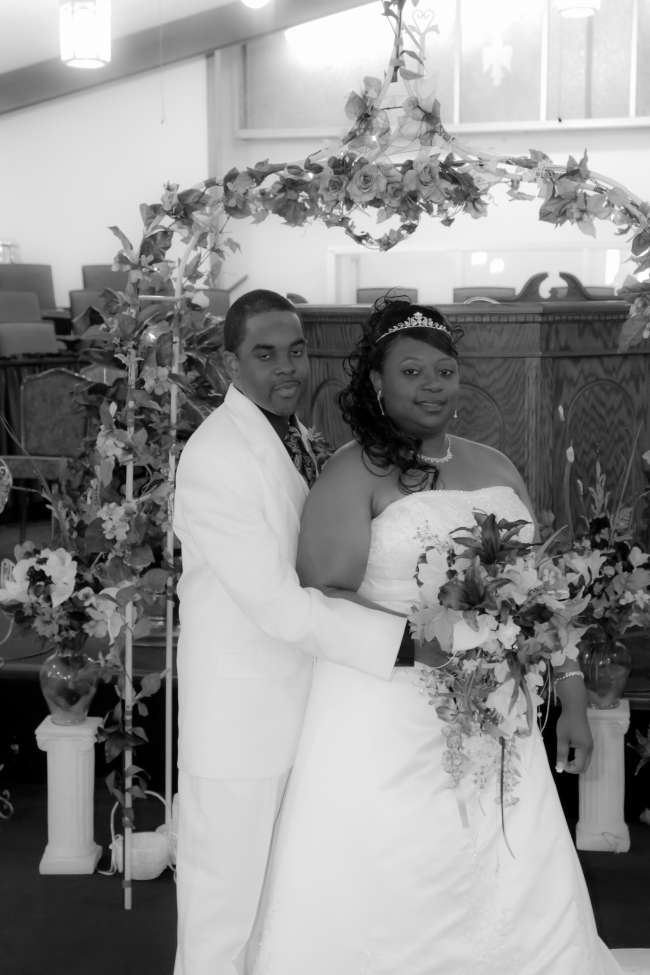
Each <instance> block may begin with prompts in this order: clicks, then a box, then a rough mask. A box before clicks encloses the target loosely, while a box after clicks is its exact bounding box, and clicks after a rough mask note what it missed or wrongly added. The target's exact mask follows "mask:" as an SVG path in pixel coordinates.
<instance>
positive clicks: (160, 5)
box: [0, 0, 308, 75]
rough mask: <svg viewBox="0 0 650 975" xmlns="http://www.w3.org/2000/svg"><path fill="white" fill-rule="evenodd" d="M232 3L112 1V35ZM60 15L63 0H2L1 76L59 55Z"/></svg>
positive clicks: (214, 0)
mask: <svg viewBox="0 0 650 975" xmlns="http://www.w3.org/2000/svg"><path fill="white" fill-rule="evenodd" d="M232 2H233V0H112V3H111V11H112V25H113V30H112V36H113V37H124V36H125V35H127V34H133V33H135V32H137V31H140V30H145V29H146V28H149V27H158V26H160V25H161V24H166V23H168V22H169V21H171V20H179V19H180V18H181V17H188V16H191V15H192V14H196V13H200V12H201V11H203V10H210V9H212V8H214V7H223V6H225V5H226V4H228V3H232ZM304 2H308V0H304ZM58 15H59V0H0V75H1V74H4V72H6V71H13V70H14V69H15V68H22V67H25V66H26V65H28V64H35V63H37V62H39V61H47V60H49V59H50V58H56V57H58V56H59V36H58ZM163 36H164V35H163Z"/></svg>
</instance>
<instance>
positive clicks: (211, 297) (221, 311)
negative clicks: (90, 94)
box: [205, 288, 230, 318]
mask: <svg viewBox="0 0 650 975" xmlns="http://www.w3.org/2000/svg"><path fill="white" fill-rule="evenodd" d="M205 294H206V295H207V296H208V311H209V312H210V314H211V315H218V316H219V317H220V318H225V315H226V312H227V311H228V309H229V308H230V290H229V289H226V288H205Z"/></svg>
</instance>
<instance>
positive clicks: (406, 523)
mask: <svg viewBox="0 0 650 975" xmlns="http://www.w3.org/2000/svg"><path fill="white" fill-rule="evenodd" d="M474 511H483V512H485V513H486V514H495V515H497V517H498V518H506V519H508V520H509V521H515V520H517V519H519V518H526V519H528V520H530V517H531V515H530V512H529V511H528V508H527V507H526V506H525V504H524V503H523V501H522V500H521V499H520V498H519V496H518V495H517V494H516V493H515V492H514V491H513V489H512V488H511V487H506V486H505V485H503V486H501V485H499V486H495V487H487V488H479V489H478V490H475V491H447V490H442V491H424V492H419V493H417V494H409V495H406V496H405V497H403V498H400V499H399V500H398V501H393V502H392V504H389V505H388V507H387V508H385V509H384V511H382V512H381V514H380V515H378V516H377V517H376V518H375V519H374V520H373V522H372V529H371V538H370V550H369V553H368V563H367V566H366V572H365V575H364V578H363V582H362V583H361V586H360V587H359V594H360V595H362V596H364V597H365V598H366V599H370V600H371V601H372V602H375V603H378V604H379V605H382V606H386V607H387V608H389V609H392V610H395V611H397V612H401V613H408V611H409V609H410V607H411V606H412V605H413V603H414V602H415V601H416V598H417V585H416V582H415V566H416V563H417V559H418V556H419V555H420V553H421V552H422V551H423V549H424V548H425V547H428V546H433V547H438V548H439V550H440V585H442V584H443V583H444V582H445V572H446V570H447V561H446V556H447V551H448V548H449V545H450V537H449V533H450V532H452V531H454V529H456V528H461V527H465V526H471V525H473V524H474V516H473V512H474ZM521 535H522V537H523V538H526V539H532V538H533V535H534V527H533V525H532V522H531V524H530V525H526V526H525V527H524V528H523V529H522V531H521Z"/></svg>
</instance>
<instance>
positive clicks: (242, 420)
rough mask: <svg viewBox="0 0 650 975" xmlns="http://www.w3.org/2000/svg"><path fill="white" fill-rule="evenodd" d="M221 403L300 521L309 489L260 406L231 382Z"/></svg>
mask: <svg viewBox="0 0 650 975" xmlns="http://www.w3.org/2000/svg"><path fill="white" fill-rule="evenodd" d="M223 405H224V406H225V407H226V409H227V410H228V412H229V414H230V416H231V417H232V420H233V422H234V423H235V425H236V426H237V428H238V430H239V432H240V433H241V436H242V439H243V440H245V441H246V443H248V445H249V446H250V448H251V450H252V451H253V453H254V454H255V456H256V457H257V458H258V459H259V462H260V466H261V467H262V468H263V470H264V472H265V474H266V475H268V477H269V479H273V480H275V482H276V484H277V485H278V489H279V490H281V491H282V492H283V493H284V494H285V495H286V496H287V497H288V499H289V500H290V502H291V506H292V508H293V510H294V512H295V515H296V519H297V521H298V524H299V523H300V516H301V514H302V509H303V505H304V503H305V498H306V497H307V494H308V493H309V488H308V487H307V484H306V483H305V479H304V478H303V477H302V475H301V474H299V473H298V471H297V470H296V468H295V467H294V465H293V463H292V461H291V458H290V457H289V454H288V452H287V449H286V447H285V446H284V444H283V443H282V441H281V440H280V437H279V436H278V435H277V433H276V432H275V430H274V429H273V427H272V426H271V424H270V423H269V421H268V420H267V419H266V417H265V416H264V414H263V413H262V411H261V410H260V409H259V407H258V406H256V405H255V403H253V402H251V400H249V399H248V397H246V396H244V394H243V393H240V392H239V390H238V389H237V388H236V387H235V386H233V385H232V384H231V385H230V386H229V387H228V391H227V392H226V395H225V398H224V404H223ZM303 429H304V428H303ZM303 436H304V433H303Z"/></svg>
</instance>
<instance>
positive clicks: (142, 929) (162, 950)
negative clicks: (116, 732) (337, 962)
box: [0, 783, 650, 975]
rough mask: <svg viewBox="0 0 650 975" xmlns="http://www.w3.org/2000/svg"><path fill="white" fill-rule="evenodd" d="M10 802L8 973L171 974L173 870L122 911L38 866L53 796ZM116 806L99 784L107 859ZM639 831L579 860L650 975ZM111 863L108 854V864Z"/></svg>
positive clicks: (615, 937) (2, 831) (111, 893)
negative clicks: (619, 846) (621, 845)
mask: <svg viewBox="0 0 650 975" xmlns="http://www.w3.org/2000/svg"><path fill="white" fill-rule="evenodd" d="M11 799H12V802H13V804H14V807H15V812H14V815H13V817H12V818H11V819H7V820H0V889H1V890H2V895H1V898H0V972H2V975H171V973H172V968H173V958H174V946H175V920H176V917H175V887H174V879H173V876H172V874H171V873H170V871H169V870H167V871H165V873H164V874H163V875H162V876H161V877H159V878H158V879H156V880H148V881H139V882H138V881H136V882H134V887H133V907H132V909H131V911H125V910H124V909H123V906H122V890H121V884H120V878H119V876H117V875H116V876H113V877H104V876H101V875H100V874H98V873H95V874H93V875H92V876H88V877H51V876H48V877H42V876H40V874H39V873H38V864H39V860H40V857H41V855H42V853H43V849H44V847H45V843H46V840H47V799H46V790H45V788H44V786H42V785H38V784H37V785H34V784H18V785H16V786H15V787H13V788H12V790H11ZM110 806H111V803H110V798H109V796H108V794H105V793H104V788H103V785H102V784H101V783H98V785H97V790H96V799H95V839H96V841H97V842H98V843H100V844H101V845H102V847H103V849H104V851H105V853H106V852H107V851H108V844H109V842H110V833H109V827H108V822H109V814H110ZM138 815H139V822H140V823H141V828H143V829H147V828H155V826H157V825H159V823H160V819H161V817H160V806H159V804H158V803H155V804H154V803H152V804H151V807H150V808H149V809H148V811H147V810H145V811H143V812H142V813H138ZM631 834H632V848H631V850H630V852H629V853H626V854H610V853H581V854H580V859H581V861H582V864H583V868H584V871H585V876H586V879H587V884H588V886H589V890H590V893H591V897H592V902H593V906H594V912H595V915H596V920H597V923H598V928H599V931H600V934H601V936H602V937H603V939H604V940H605V941H606V943H607V944H609V945H610V947H617V948H624V949H628V951H627V952H625V953H624V957H625V961H626V966H627V965H629V966H630V967H629V971H639V972H647V973H648V975H650V957H648V953H646V952H640V953H634V954H631V953H630V952H629V949H631V948H642V947H643V945H644V944H645V945H647V944H648V943H649V942H650V895H649V894H648V876H649V875H650V828H649V827H647V826H643V825H637V824H632V825H631ZM107 865H108V863H107V857H106V856H105V857H104V858H103V860H102V861H101V862H100V868H103V867H106V866H107ZM641 959H645V960H644V961H643V963H642V961H641ZM633 964H636V965H638V966H641V965H642V964H643V967H637V968H633V967H631V966H632V965H633ZM627 970H628V968H627V967H626V971H627ZM306 975H308V973H306ZM333 975H336V973H333Z"/></svg>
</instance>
